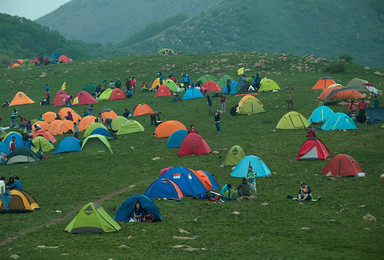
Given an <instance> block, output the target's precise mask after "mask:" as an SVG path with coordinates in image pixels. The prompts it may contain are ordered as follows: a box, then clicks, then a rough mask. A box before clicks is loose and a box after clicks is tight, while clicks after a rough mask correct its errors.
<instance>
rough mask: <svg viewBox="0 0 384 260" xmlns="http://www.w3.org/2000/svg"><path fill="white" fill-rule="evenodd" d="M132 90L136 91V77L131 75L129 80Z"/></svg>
mask: <svg viewBox="0 0 384 260" xmlns="http://www.w3.org/2000/svg"><path fill="white" fill-rule="evenodd" d="M131 86H132V92H136V78H135V77H132V80H131Z"/></svg>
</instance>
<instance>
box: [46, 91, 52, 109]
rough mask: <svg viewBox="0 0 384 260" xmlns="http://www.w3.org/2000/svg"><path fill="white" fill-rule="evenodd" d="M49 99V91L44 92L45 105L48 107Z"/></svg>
mask: <svg viewBox="0 0 384 260" xmlns="http://www.w3.org/2000/svg"><path fill="white" fill-rule="evenodd" d="M50 98H51V94H49V90H48V91H47V90H46V91H45V104H46V105H49V99H50Z"/></svg>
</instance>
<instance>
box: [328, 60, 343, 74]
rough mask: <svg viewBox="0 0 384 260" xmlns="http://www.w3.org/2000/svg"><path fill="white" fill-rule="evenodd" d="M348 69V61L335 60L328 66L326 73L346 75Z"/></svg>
mask: <svg viewBox="0 0 384 260" xmlns="http://www.w3.org/2000/svg"><path fill="white" fill-rule="evenodd" d="M346 69H347V64H346V61H344V60H334V61H332V62H330V63H329V64H328V66H327V67H326V68H325V72H330V73H345V72H346Z"/></svg>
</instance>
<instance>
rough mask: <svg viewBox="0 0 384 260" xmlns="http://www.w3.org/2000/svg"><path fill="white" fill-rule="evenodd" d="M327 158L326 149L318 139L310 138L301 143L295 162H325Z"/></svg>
mask: <svg viewBox="0 0 384 260" xmlns="http://www.w3.org/2000/svg"><path fill="white" fill-rule="evenodd" d="M328 156H329V152H328V149H327V147H325V145H324V144H323V143H322V142H321V141H320V140H319V139H316V138H314V137H312V138H308V139H307V140H306V141H305V142H304V143H303V145H302V146H301V148H300V151H299V153H298V154H297V156H296V160H299V161H302V160H325V159H327V157H328Z"/></svg>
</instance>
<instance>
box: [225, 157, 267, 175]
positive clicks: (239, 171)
mask: <svg viewBox="0 0 384 260" xmlns="http://www.w3.org/2000/svg"><path fill="white" fill-rule="evenodd" d="M249 166H252V168H253V171H254V172H255V173H256V177H268V176H269V175H271V171H270V170H269V168H268V167H267V165H266V164H265V163H264V162H263V161H262V160H261V159H260V158H259V157H257V156H255V155H248V156H245V157H244V158H243V159H241V161H240V162H239V163H238V164H237V165H236V167H235V169H234V170H233V171H232V173H231V176H232V177H239V178H243V177H245V175H246V174H247V172H248V167H249Z"/></svg>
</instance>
